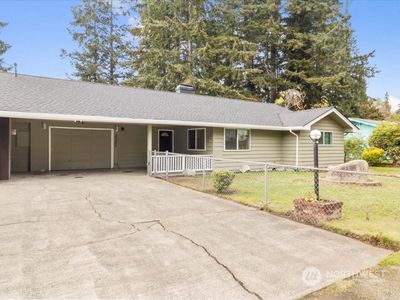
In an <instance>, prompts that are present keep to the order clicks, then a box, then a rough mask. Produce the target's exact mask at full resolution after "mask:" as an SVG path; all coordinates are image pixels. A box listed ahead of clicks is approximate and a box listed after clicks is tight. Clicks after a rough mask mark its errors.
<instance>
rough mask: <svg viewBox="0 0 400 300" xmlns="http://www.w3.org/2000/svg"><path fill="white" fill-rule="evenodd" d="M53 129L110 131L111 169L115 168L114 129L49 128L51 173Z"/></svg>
mask: <svg viewBox="0 0 400 300" xmlns="http://www.w3.org/2000/svg"><path fill="white" fill-rule="evenodd" d="M52 129H74V130H103V131H108V130H109V131H110V133H111V141H110V142H111V166H110V169H113V168H114V129H113V128H89V127H64V126H49V145H48V146H49V149H48V152H49V155H48V156H49V172H50V171H51V130H52Z"/></svg>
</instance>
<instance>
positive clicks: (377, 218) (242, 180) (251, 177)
mask: <svg viewBox="0 0 400 300" xmlns="http://www.w3.org/2000/svg"><path fill="white" fill-rule="evenodd" d="M371 171H372V172H375V173H377V172H379V173H386V174H400V169H399V168H384V167H379V168H371ZM370 179H372V180H374V181H379V182H381V183H382V186H377V187H376V186H368V187H367V186H355V185H340V184H331V183H324V182H321V188H320V194H321V198H323V199H329V200H339V201H342V202H343V203H344V204H343V218H342V219H340V220H335V221H330V222H325V223H324V224H322V225H323V226H325V227H329V228H330V229H333V230H337V231H340V232H343V233H347V234H349V233H352V234H356V235H359V236H362V235H366V236H369V237H375V238H379V240H380V241H379V242H383V243H385V241H389V242H391V241H394V243H398V245H399V247H400V178H391V177H375V176H373V177H370ZM170 181H172V182H174V183H177V184H180V185H183V186H186V187H189V188H192V189H197V190H202V179H201V176H200V177H197V176H196V177H176V178H171V179H170ZM204 191H205V192H209V193H214V191H213V189H212V181H211V178H210V176H207V180H206V188H205V190H204ZM312 192H313V174H312V173H311V172H301V171H300V172H295V171H284V172H283V171H269V172H268V206H267V207H268V209H269V210H271V211H273V212H277V213H284V212H287V211H290V210H291V209H292V202H293V200H294V199H296V198H301V197H304V196H307V195H312ZM220 196H222V197H223V198H227V199H231V200H234V201H238V202H241V203H245V204H251V205H255V206H259V207H263V205H264V202H263V199H264V174H263V173H262V172H260V173H257V172H250V173H240V174H236V177H235V179H234V182H233V184H232V186H231V190H230V192H229V193H227V194H224V195H220Z"/></svg>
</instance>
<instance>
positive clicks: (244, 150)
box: [223, 128, 251, 152]
mask: <svg viewBox="0 0 400 300" xmlns="http://www.w3.org/2000/svg"><path fill="white" fill-rule="evenodd" d="M227 129H234V130H248V131H249V149H239V139H238V138H237V132H236V149H226V143H225V133H226V130H227ZM223 143H224V152H249V151H251V129H248V128H224V140H223Z"/></svg>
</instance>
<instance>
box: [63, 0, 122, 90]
mask: <svg viewBox="0 0 400 300" xmlns="http://www.w3.org/2000/svg"><path fill="white" fill-rule="evenodd" d="M125 4H126V1H125V0H118V1H115V0H82V4H81V5H78V6H75V7H73V9H72V12H73V17H74V20H73V21H72V22H71V25H72V29H69V32H70V34H71V36H72V39H73V40H74V41H75V42H76V43H77V45H78V50H75V51H72V52H67V51H66V50H62V56H63V57H68V58H69V59H70V61H71V64H72V65H73V67H74V69H75V71H74V73H73V76H75V77H77V78H79V79H81V80H83V81H91V82H102V83H109V84H118V82H119V80H120V78H121V77H122V75H123V74H122V66H123V63H124V61H125V56H126V52H127V47H128V45H129V44H128V42H127V40H126V33H127V25H126V24H121V22H120V20H119V18H120V17H121V15H126V14H128V10H127V9H126V8H125Z"/></svg>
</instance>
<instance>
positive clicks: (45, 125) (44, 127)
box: [42, 122, 47, 130]
mask: <svg viewBox="0 0 400 300" xmlns="http://www.w3.org/2000/svg"><path fill="white" fill-rule="evenodd" d="M42 128H43V130H46V129H47V124H46V122H43V123H42Z"/></svg>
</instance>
